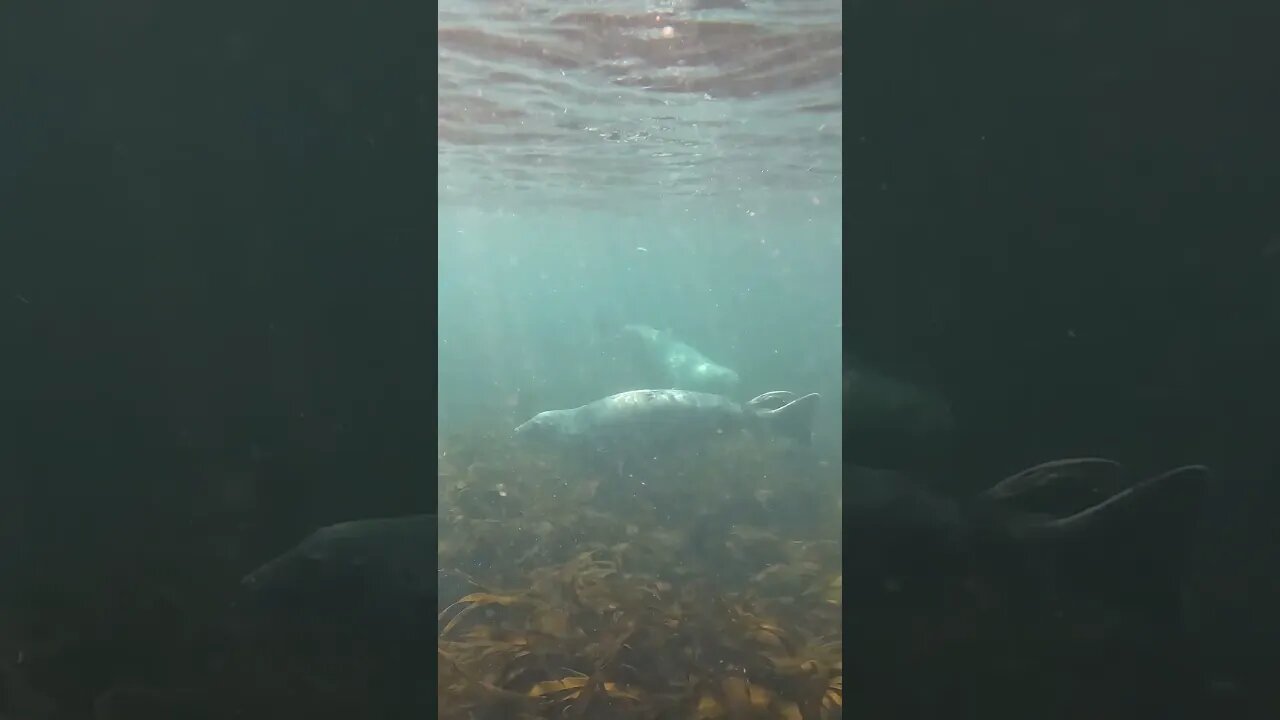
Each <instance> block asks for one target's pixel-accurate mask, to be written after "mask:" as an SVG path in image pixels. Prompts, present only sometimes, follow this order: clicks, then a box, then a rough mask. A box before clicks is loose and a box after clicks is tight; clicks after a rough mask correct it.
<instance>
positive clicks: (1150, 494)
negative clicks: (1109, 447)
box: [1043, 465, 1210, 536]
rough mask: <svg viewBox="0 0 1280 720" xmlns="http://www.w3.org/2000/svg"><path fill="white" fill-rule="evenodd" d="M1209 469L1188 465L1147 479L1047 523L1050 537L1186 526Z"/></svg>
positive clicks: (1197, 506) (1194, 508)
mask: <svg viewBox="0 0 1280 720" xmlns="http://www.w3.org/2000/svg"><path fill="white" fill-rule="evenodd" d="M1209 474H1210V473H1209V468H1207V467H1205V466H1203V465H1185V466H1183V467H1179V468H1175V469H1173V470H1170V471H1169V472H1166V473H1164V474H1163V475H1159V476H1156V477H1154V478H1150V479H1148V480H1144V481H1142V482H1140V483H1138V484H1137V485H1134V486H1133V487H1131V488H1129V489H1127V490H1124V491H1122V492H1118V493H1116V494H1115V495H1112V496H1111V497H1109V498H1107V499H1106V500H1104V501H1102V502H1100V503H1098V504H1096V505H1093V506H1092V507H1089V508H1086V509H1084V510H1081V511H1080V512H1078V513H1075V514H1074V515H1069V516H1067V517H1063V518H1056V519H1053V520H1050V521H1047V522H1046V523H1044V527H1043V530H1044V531H1045V532H1046V533H1049V534H1061V535H1066V536H1083V535H1087V534H1089V533H1092V532H1100V531H1104V530H1107V529H1109V528H1110V527H1113V526H1122V525H1127V524H1130V523H1138V522H1141V523H1144V524H1145V523H1146V522H1151V521H1161V524H1164V523H1167V522H1173V523H1176V524H1178V525H1183V524H1186V523H1187V522H1188V521H1189V519H1190V518H1191V517H1192V516H1194V515H1195V514H1196V512H1197V510H1198V508H1199V503H1200V499H1201V497H1202V495H1203V493H1204V489H1205V485H1206V484H1207V481H1208V479H1209Z"/></svg>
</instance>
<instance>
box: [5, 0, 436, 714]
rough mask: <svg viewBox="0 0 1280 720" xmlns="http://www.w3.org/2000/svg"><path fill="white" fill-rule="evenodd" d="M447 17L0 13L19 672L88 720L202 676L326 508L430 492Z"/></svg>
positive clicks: (13, 619)
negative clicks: (238, 609)
mask: <svg viewBox="0 0 1280 720" xmlns="http://www.w3.org/2000/svg"><path fill="white" fill-rule="evenodd" d="M433 21H434V8H433V7H427V6H421V7H419V6H418V5H415V4H410V3H398V2H393V3H374V4H372V5H370V4H351V5H343V4H339V3H321V4H318V5H317V4H314V3H312V4H302V3H280V2H276V3H266V4H263V3H252V4H251V3H243V2H232V3H179V4H174V3H159V2H149V1H146V0H143V1H137V0H129V1H127V2H123V3H108V4H103V3H93V2H68V3H54V4H50V3H9V4H6V5H5V7H4V8H2V9H0V107H2V108H3V110H0V328H2V329H0V356H2V357H3V360H2V361H0V367H2V368H3V379H2V380H0V388H3V390H2V391H0V397H3V404H4V408H5V412H4V413H2V414H0V415H2V417H3V423H4V424H3V426H0V443H2V444H3V445H2V449H0V542H3V550H2V551H0V574H2V575H3V577H2V578H0V615H3V616H4V618H5V621H4V623H3V625H4V627H3V628H0V636H3V642H0V651H2V652H3V653H5V660H4V661H3V662H0V668H3V669H5V670H6V675H7V669H8V668H9V666H10V665H12V664H13V660H12V657H11V656H9V655H8V653H9V652H10V651H11V650H12V651H14V655H15V656H16V653H17V651H19V650H21V651H23V652H24V653H25V655H24V658H25V665H26V667H27V669H26V676H25V679H24V680H23V682H28V683H31V684H35V685H37V686H40V690H41V692H43V693H44V694H48V695H57V696H58V697H59V701H60V708H61V709H60V712H66V713H71V714H69V715H66V716H67V717H79V716H83V715H82V714H83V713H87V712H88V707H89V703H90V702H91V700H92V699H93V697H95V696H97V695H98V694H100V693H101V692H103V691H105V690H106V689H107V688H109V687H112V686H115V685H120V684H127V683H129V682H142V681H143V679H150V680H152V681H154V679H155V678H156V677H157V676H163V675H164V674H165V673H166V672H168V671H170V670H172V669H173V668H177V667H182V666H190V667H193V668H203V667H205V665H206V664H207V661H208V658H207V657H205V656H203V655H202V654H205V655H207V653H208V651H209V649H208V646H207V645H202V644H201V643H200V642H198V641H197V640H198V639H197V638H193V633H195V634H199V632H202V630H201V627H202V626H203V625H206V624H208V623H211V622H213V620H212V618H213V617H214V616H215V614H216V612H218V611H219V609H223V608H225V605H226V603H227V602H228V601H229V597H230V594H231V593H232V592H233V591H234V590H235V588H236V585H237V581H238V579H239V577H240V576H241V575H242V574H243V573H244V572H246V571H247V570H249V569H251V568H252V567H254V566H255V565H257V564H258V563H260V562H262V561H263V560H265V559H266V558H268V557H270V556H271V555H274V554H276V553H278V552H280V551H281V550H283V549H284V548H285V547H287V546H288V545H291V544H293V543H294V542H296V541H297V540H298V539H299V538H300V537H301V536H303V535H305V534H306V533H307V532H309V531H310V530H312V529H313V528H315V527H317V526H319V525H323V524H326V523H330V522H336V521H339V520H345V519H351V518H356V517H366V516H376V515H391V514H401V513H407V512H415V511H417V512H422V511H425V510H429V509H430V508H431V506H433V505H434V503H435V499H434V498H435V494H434V488H433V483H432V482H431V478H430V474H429V473H430V472H431V468H432V467H433V466H434V458H433V457H432V455H433V452H434V450H433V448H434V439H433V438H432V434H433V428H434V417H435V410H434V387H435V385H434V383H435V377H434V375H435V373H434V357H435V350H434V346H433V344H432V343H431V340H432V338H433V336H434V306H433V302H432V295H431V292H432V290H433V288H434V283H435V279H434V268H435V265H434V254H435V248H434V245H435V240H434V233H435V227H434V215H435V210H434V194H435V193H434V190H435V166H434V159H433V158H434V139H433V137H434V136H433V135H432V134H431V123H430V119H431V117H430V100H431V98H432V96H433V94H434V84H435V80H434V77H435V76H434V58H433V55H434V36H433V35H432V27H433ZM67 638H72V639H67ZM60 643H61V644H60ZM175 684H180V683H175ZM12 694H13V693H10V695H12ZM8 710H12V711H14V712H18V710H17V709H15V708H8ZM77 713H81V714H77ZM23 716H24V717H25V715H23Z"/></svg>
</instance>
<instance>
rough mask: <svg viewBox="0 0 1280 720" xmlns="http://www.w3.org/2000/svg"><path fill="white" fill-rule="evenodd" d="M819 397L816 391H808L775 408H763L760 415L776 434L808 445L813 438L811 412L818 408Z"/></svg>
mask: <svg viewBox="0 0 1280 720" xmlns="http://www.w3.org/2000/svg"><path fill="white" fill-rule="evenodd" d="M766 394H768V393H766ZM819 397H820V396H819V395H818V393H809V394H808V395H805V396H804V397H801V398H796V399H795V400H792V401H791V402H789V403H787V404H786V405H783V406H782V407H780V408H777V409H776V410H764V411H762V412H761V413H760V417H761V418H763V419H764V420H765V422H766V423H768V424H769V426H770V427H772V428H773V430H774V431H775V432H777V433H778V434H780V435H785V436H787V437H789V438H791V439H793V440H795V441H796V442H798V443H800V444H801V445H808V444H809V443H810V442H811V441H812V439H813V413H814V411H815V410H817V409H818V398H819Z"/></svg>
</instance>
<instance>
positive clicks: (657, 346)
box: [622, 325, 739, 393]
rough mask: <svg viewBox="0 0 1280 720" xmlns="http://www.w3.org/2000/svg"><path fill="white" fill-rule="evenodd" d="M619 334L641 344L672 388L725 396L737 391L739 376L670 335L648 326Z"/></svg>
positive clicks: (632, 328) (634, 327) (628, 326)
mask: <svg viewBox="0 0 1280 720" xmlns="http://www.w3.org/2000/svg"><path fill="white" fill-rule="evenodd" d="M622 330H623V332H624V333H626V334H628V335H631V336H633V337H635V338H637V339H639V340H640V342H641V343H642V345H643V346H644V349H645V354H646V355H647V356H648V357H649V360H650V362H651V363H653V365H655V366H656V367H658V368H659V369H661V371H662V372H663V374H664V377H665V378H666V381H667V382H668V383H669V384H670V385H671V387H672V388H675V389H678V390H695V391H700V392H710V393H727V392H731V391H733V390H734V389H735V388H737V387H738V382H739V379H738V373H736V372H734V371H733V370H731V369H729V368H727V367H725V366H723V365H721V364H719V363H716V362H714V361H712V360H711V359H710V358H708V357H707V356H706V355H703V354H702V353H701V352H699V351H698V350H697V349H696V348H694V347H692V346H690V345H687V344H685V343H683V342H680V341H679V340H677V339H676V338H675V336H674V335H672V334H671V333H669V332H662V331H660V330H655V329H654V328H651V327H649V326H648V325H627V326H625V327H623V329H622Z"/></svg>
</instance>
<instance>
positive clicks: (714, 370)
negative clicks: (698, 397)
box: [692, 362, 738, 392]
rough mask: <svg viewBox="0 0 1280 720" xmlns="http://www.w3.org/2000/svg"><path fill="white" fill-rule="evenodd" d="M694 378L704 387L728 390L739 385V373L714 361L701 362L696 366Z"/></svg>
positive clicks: (712, 389)
mask: <svg viewBox="0 0 1280 720" xmlns="http://www.w3.org/2000/svg"><path fill="white" fill-rule="evenodd" d="M692 379H693V380H695V381H696V384H697V385H698V386H700V387H702V388H706V389H707V390H711V391H718V392H728V391H730V390H733V389H734V388H736V387H737V386H738V373H736V372H734V371H733V370H730V369H729V368H727V367H725V366H723V365H717V364H715V363H713V362H701V363H698V364H697V365H696V366H695V367H694V371H693V378H692Z"/></svg>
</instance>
